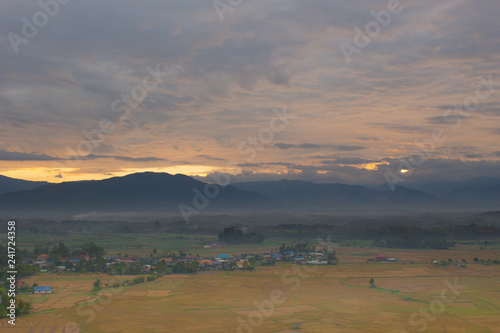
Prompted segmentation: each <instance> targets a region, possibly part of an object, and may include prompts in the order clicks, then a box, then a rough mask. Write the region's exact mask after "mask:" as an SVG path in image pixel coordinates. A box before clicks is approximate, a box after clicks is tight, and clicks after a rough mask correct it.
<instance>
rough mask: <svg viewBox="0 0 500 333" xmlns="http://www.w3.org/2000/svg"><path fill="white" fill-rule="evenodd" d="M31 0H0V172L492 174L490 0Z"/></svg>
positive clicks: (495, 126) (497, 43)
mask: <svg viewBox="0 0 500 333" xmlns="http://www.w3.org/2000/svg"><path fill="white" fill-rule="evenodd" d="M44 1H45V0H42V1H41V3H47V4H48V5H47V6H43V7H45V8H42V6H41V5H40V4H39V3H38V2H36V1H31V0H4V1H1V2H0V117H1V119H0V174H2V175H5V176H9V177H15V178H24V179H30V180H46V181H50V182H60V181H70V180H79V179H102V178H108V177H110V176H116V175H124V174H128V173H132V172H137V171H166V172H169V173H184V174H189V175H198V176H200V178H201V179H207V180H210V175H211V174H213V173H217V172H220V173H226V172H229V173H231V174H233V177H232V181H242V180H262V179H282V178H288V179H304V180H313V181H316V182H344V183H352V184H379V183H383V182H384V181H385V178H386V176H387V172H391V174H392V175H395V176H398V177H404V178H405V180H406V181H407V182H427V181H433V180H458V179H469V178H474V177H478V176H484V175H488V176H500V145H499V139H500V126H499V124H500V122H499V121H500V71H499V64H500V21H499V20H498V13H499V12H500V3H499V2H498V1H497V0H482V1H466V0H442V1H430V0H429V1H426V0H421V1H410V0H405V1H403V0H402V1H401V2H400V4H399V5H398V4H397V3H395V4H394V2H395V1H389V0H387V1H378V0H377V1H374V0H359V1H340V0H307V1H305V0H252V1H249V0H246V1H239V0H238V1H237V0H231V1H229V0H216V1H215V2H213V1H212V0H209V1H201V0H200V1H197V0H191V1H186V0H177V1H173V0H172V1H117V0H116V1H115V0H111V1H94V0H85V1H83V0H72V1H70V0H64V1H63V0H59V1H60V2H55V0H51V1H49V0H46V2H44ZM377 20H378V21H377ZM421 142H424V143H425V144H422V143H421ZM401 169H403V172H404V171H405V169H409V170H410V172H407V173H401Z"/></svg>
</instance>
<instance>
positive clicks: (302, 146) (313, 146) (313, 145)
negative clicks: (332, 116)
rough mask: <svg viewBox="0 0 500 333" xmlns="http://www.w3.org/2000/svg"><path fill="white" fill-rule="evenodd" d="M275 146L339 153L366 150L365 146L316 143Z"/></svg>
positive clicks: (277, 144) (278, 146)
mask: <svg viewBox="0 0 500 333" xmlns="http://www.w3.org/2000/svg"><path fill="white" fill-rule="evenodd" d="M274 146H275V147H276V148H279V149H291V148H296V149H319V148H333V149H335V150H339V151H353V150H362V149H366V147H363V146H350V145H324V144H316V143H300V144H289V143H275V144H274Z"/></svg>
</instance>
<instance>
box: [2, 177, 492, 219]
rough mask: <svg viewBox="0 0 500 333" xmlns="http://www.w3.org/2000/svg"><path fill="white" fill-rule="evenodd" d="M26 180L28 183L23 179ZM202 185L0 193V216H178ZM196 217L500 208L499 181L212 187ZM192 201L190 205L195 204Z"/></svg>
mask: <svg viewBox="0 0 500 333" xmlns="http://www.w3.org/2000/svg"><path fill="white" fill-rule="evenodd" d="M28 183H30V182H28ZM206 186H207V184H206V183H203V182H201V181H198V180H195V179H193V178H191V177H188V176H185V175H180V174H179V175H170V174H167V173H153V172H146V173H136V174H131V175H127V176H124V177H114V178H109V179H105V180H99V181H79V182H65V183H60V184H45V185H42V186H38V187H36V188H33V189H30V190H23V191H17V192H9V193H4V194H2V195H0V216H3V217H6V215H8V216H9V217H10V216H27V217H28V216H32V217H53V216H65V217H67V216H68V215H70V216H75V215H82V216H85V215H86V214H89V213H96V214H107V213H120V214H128V213H132V214H164V215H176V216H179V215H181V212H180V210H179V204H184V205H185V206H184V207H185V208H187V207H191V208H187V209H192V210H193V211H194V210H195V209H196V210H197V209H198V208H199V207H200V205H201V206H205V204H206V202H204V200H206V199H204V198H205V197H200V196H199V195H196V193H204V192H205V188H206ZM213 191H218V192H219V194H218V195H214V196H213V197H212V198H208V199H209V201H208V205H206V206H207V207H202V209H199V210H200V211H201V212H202V213H227V214H235V213H236V214H238V213H249V212H258V213H261V212H290V213H297V212H312V213H316V212H318V213H319V212H321V213H332V212H340V211H364V212H365V213H366V212H372V211H397V210H401V211H415V212H416V211H435V210H442V211H445V210H461V211H464V210H475V211H479V210H483V211H487V210H499V209H500V205H499V200H500V184H498V185H483V186H478V185H471V186H465V187H462V188H458V189H455V190H454V191H452V192H450V193H448V194H447V195H445V196H443V197H438V196H434V195H430V194H427V193H424V192H422V191H419V190H415V189H410V188H407V187H403V186H398V187H396V190H395V191H394V192H393V191H390V190H387V189H384V188H368V187H364V186H358V185H346V184H339V183H334V184H317V183H312V182H308V181H295V180H293V181H292V180H280V181H261V182H246V183H235V184H231V185H230V186H226V187H221V186H219V185H211V187H210V193H208V196H212V194H211V193H213ZM193 200H194V201H193Z"/></svg>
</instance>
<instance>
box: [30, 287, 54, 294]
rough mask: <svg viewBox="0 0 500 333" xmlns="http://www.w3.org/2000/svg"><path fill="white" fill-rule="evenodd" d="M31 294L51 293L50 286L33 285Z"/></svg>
mask: <svg viewBox="0 0 500 333" xmlns="http://www.w3.org/2000/svg"><path fill="white" fill-rule="evenodd" d="M33 294H52V287H49V286H41V287H34V288H33Z"/></svg>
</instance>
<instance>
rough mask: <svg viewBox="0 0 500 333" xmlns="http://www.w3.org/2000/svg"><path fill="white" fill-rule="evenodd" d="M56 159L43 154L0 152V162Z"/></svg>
mask: <svg viewBox="0 0 500 333" xmlns="http://www.w3.org/2000/svg"><path fill="white" fill-rule="evenodd" d="M58 159H59V158H57V157H53V156H49V155H45V154H37V153H21V152H17V151H6V150H0V161H56V160H58Z"/></svg>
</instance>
